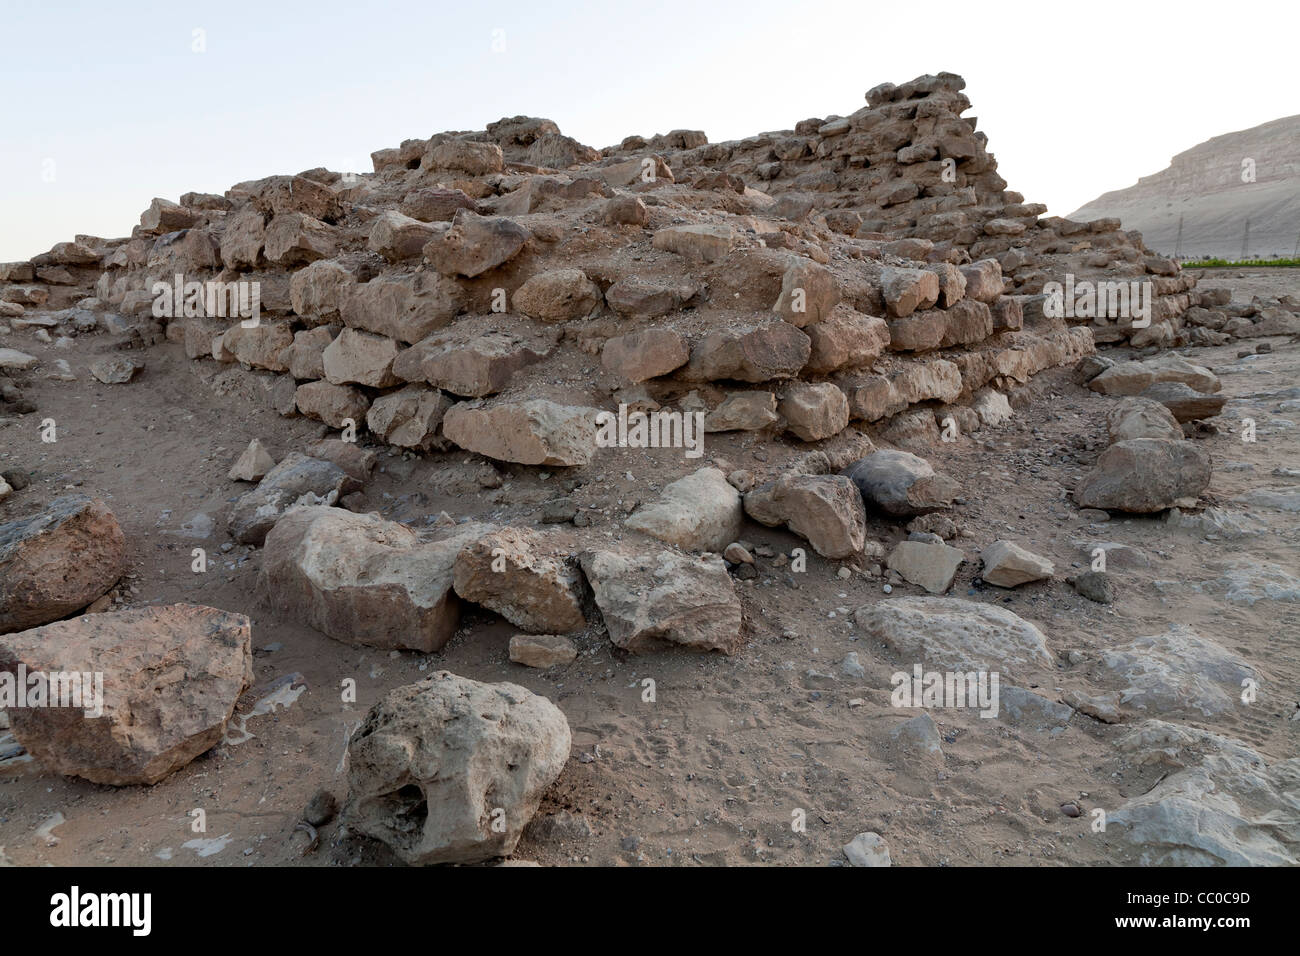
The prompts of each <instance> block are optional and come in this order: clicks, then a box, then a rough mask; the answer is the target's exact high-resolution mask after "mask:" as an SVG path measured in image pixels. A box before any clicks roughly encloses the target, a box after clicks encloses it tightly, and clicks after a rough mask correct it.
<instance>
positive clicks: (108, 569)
mask: <svg viewBox="0 0 1300 956" xmlns="http://www.w3.org/2000/svg"><path fill="white" fill-rule="evenodd" d="M125 572H126V536H125V535H123V534H122V529H121V528H120V527H118V524H117V519H116V518H115V517H113V513H112V512H111V511H109V510H108V507H107V506H106V505H105V504H104V503H103V502H102V501H100V500H99V499H98V498H91V497H89V496H87V495H64V496H63V497H61V498H55V499H54V500H53V501H51V502H50V504H49V506H48V507H47V508H46V509H45V510H44V511H41V512H40V513H38V514H34V515H31V516H29V517H26V518H18V519H16V520H14V521H9V522H6V523H4V524H0V634H4V633H8V632H10V631H21V630H24V629H26V628H29V627H35V626H37V625H38V624H47V623H49V622H50V621H57V620H58V619H59V618H61V617H66V616H67V615H69V614H71V613H73V612H74V611H79V610H81V609H82V608H83V607H85V606H86V605H87V604H89V603H90V602H91V601H93V600H95V599H96V598H97V597H99V596H100V595H101V594H103V593H104V592H105V591H107V590H108V589H109V588H111V587H112V586H113V585H114V584H115V583H116V582H117V579H118V578H120V577H121V576H122V575H123V574H124V573H125Z"/></svg>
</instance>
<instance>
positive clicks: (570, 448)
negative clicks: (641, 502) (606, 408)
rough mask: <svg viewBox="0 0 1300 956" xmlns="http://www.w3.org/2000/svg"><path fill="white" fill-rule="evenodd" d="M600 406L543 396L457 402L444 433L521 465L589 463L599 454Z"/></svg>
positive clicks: (469, 448) (468, 447) (470, 447)
mask: <svg viewBox="0 0 1300 956" xmlns="http://www.w3.org/2000/svg"><path fill="white" fill-rule="evenodd" d="M598 414H599V411H598V410H597V409H594V408H586V407H583V406H574V405H559V404H557V403H555V402H552V401H548V400H547V399H544V398H537V399H531V400H529V401H522V402H503V403H501V404H498V405H480V404H477V403H471V402H462V403H460V404H459V405H453V406H452V407H451V409H450V410H449V411H448V412H447V414H446V416H445V417H444V418H443V420H442V433H443V435H444V436H446V438H447V439H448V440H449V441H452V442H455V443H456V444H457V445H459V446H460V447H461V448H464V449H465V450H466V451H472V452H477V453H478V454H480V455H486V456H487V457H488V458H495V459H496V460H498V461H513V462H518V463H519V464H522V465H585V464H587V463H588V462H590V461H591V459H592V457H593V456H594V455H595V453H596V416H597V415H598Z"/></svg>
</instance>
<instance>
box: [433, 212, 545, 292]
mask: <svg viewBox="0 0 1300 956" xmlns="http://www.w3.org/2000/svg"><path fill="white" fill-rule="evenodd" d="M528 239H529V232H528V230H527V229H525V228H524V227H523V226H521V225H519V224H518V223H517V222H515V221H514V220H513V219H506V218H504V217H500V216H480V215H478V214H477V213H473V212H470V211H469V210H468V209H458V210H456V215H455V217H454V218H453V219H452V221H451V226H450V227H449V228H446V229H444V230H443V231H442V232H441V233H440V234H438V235H436V236H435V237H434V238H433V239H430V240H429V242H428V243H427V244H426V245H425V247H424V258H425V259H427V260H428V261H429V263H430V265H432V266H433V267H434V269H435V270H437V271H438V272H440V273H441V274H443V275H449V276H450V275H459V276H464V277H465V278H467V279H472V278H474V277H475V276H478V275H482V274H483V273H484V272H487V271H489V270H491V269H495V268H496V267H497V266H499V265H501V264H503V263H505V262H508V261H509V260H511V259H513V258H514V257H515V256H517V255H518V254H519V252H520V250H521V249H523V247H524V243H525V242H527V241H528Z"/></svg>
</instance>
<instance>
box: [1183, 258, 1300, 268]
mask: <svg viewBox="0 0 1300 956" xmlns="http://www.w3.org/2000/svg"><path fill="white" fill-rule="evenodd" d="M1297 267H1300V259H1234V260H1229V259H1198V260H1196V261H1195V262H1184V263H1183V268H1184V269H1264V268H1269V269H1272V268H1278V269H1295V268H1297Z"/></svg>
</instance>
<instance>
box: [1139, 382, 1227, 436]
mask: <svg viewBox="0 0 1300 956" xmlns="http://www.w3.org/2000/svg"><path fill="white" fill-rule="evenodd" d="M1142 397H1143V398H1145V399H1149V400H1151V401H1154V402H1159V403H1160V404H1161V405H1163V406H1164V407H1165V408H1167V409H1168V410H1169V413H1170V414H1171V415H1173V417H1174V418H1175V419H1176V420H1177V421H1179V422H1194V421H1198V420H1201V419H1206V418H1214V417H1215V416H1216V415H1218V414H1219V413H1220V412H1222V411H1223V406H1224V405H1226V404H1227V403H1228V398H1227V396H1226V395H1206V394H1204V393H1202V392H1198V391H1196V389H1194V388H1192V387H1191V386H1189V385H1184V384H1183V383H1182V382H1157V383H1156V384H1154V385H1152V386H1151V387H1150V388H1147V389H1146V390H1145V391H1143V392H1142ZM1180 431H1181V429H1180Z"/></svg>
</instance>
